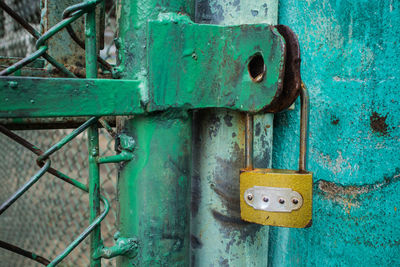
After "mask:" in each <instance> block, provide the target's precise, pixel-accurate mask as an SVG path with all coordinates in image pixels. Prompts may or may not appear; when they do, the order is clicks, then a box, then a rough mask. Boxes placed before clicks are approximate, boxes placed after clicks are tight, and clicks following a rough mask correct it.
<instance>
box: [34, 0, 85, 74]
mask: <svg viewBox="0 0 400 267" xmlns="http://www.w3.org/2000/svg"><path fill="white" fill-rule="evenodd" d="M81 2H82V0H64V1H57V0H41V9H42V17H41V22H40V24H41V27H42V29H41V32H42V34H43V33H44V32H46V31H47V30H49V29H50V28H51V27H53V26H54V25H56V24H57V23H58V22H60V20H61V19H62V13H63V11H64V9H66V8H67V7H69V6H72V5H74V4H78V3H81ZM73 27H74V29H75V31H76V32H78V36H79V37H80V38H81V39H82V40H84V39H85V38H84V37H85V35H84V29H85V27H84V19H83V18H81V19H79V20H78V21H77V22H75V24H74V26H73ZM48 46H49V50H48V52H49V54H51V55H53V56H54V57H55V59H56V60H57V61H59V62H61V63H63V64H67V65H72V66H78V67H85V50H83V49H82V48H81V47H79V45H78V44H77V43H75V41H74V40H72V39H71V37H70V36H69V35H68V32H67V31H62V32H60V33H59V34H58V35H56V36H55V37H53V38H51V39H50V40H49V41H48Z"/></svg>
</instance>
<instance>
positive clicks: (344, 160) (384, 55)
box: [269, 0, 400, 266]
mask: <svg viewBox="0 0 400 267" xmlns="http://www.w3.org/2000/svg"><path fill="white" fill-rule="evenodd" d="M279 22H280V23H281V24H286V25H289V26H290V27H291V28H292V29H293V30H294V31H295V32H296V33H297V34H298V36H299V41H300V46H301V51H302V59H303V61H302V77H303V80H304V82H305V84H306V85H307V87H308V88H309V91H310V96H311V116H310V146H309V164H308V167H309V170H311V171H313V172H314V179H315V181H314V190H315V192H314V209H313V226H312V227H311V228H309V229H282V228H274V227H271V230H270V236H271V238H270V248H271V249H270V253H269V262H270V265H271V266H324V265H325V266H399V265H400V255H399V253H400V216H399V214H400V197H399V194H400V183H399V180H400V103H399V101H400V48H399V45H400V44H399V41H400V1H396V0H394V1H389V0H387V1H383V0H382V1H367V0H362V1H345V0H336V1H335V0H323V1H312V0H309V1H303V0H301V1H298V0H288V1H280V3H279ZM274 127H275V128H274V147H273V151H274V153H273V166H274V167H275V168H291V169H293V168H296V166H297V153H298V135H299V131H298V127H299V104H298V102H297V104H296V108H295V110H294V111H293V110H292V111H286V112H284V113H281V114H279V115H277V116H275V119H274Z"/></svg>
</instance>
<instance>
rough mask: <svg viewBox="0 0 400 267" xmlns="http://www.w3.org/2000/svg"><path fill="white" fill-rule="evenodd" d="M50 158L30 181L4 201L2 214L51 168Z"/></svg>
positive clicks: (1, 208)
mask: <svg viewBox="0 0 400 267" xmlns="http://www.w3.org/2000/svg"><path fill="white" fill-rule="evenodd" d="M50 164H51V162H50V160H47V161H46V163H45V164H44V165H43V167H42V168H40V170H39V171H38V172H37V173H35V174H34V175H33V176H32V177H31V179H29V181H28V182H26V183H25V184H24V185H23V186H21V187H20V188H19V189H18V190H17V192H15V193H14V194H13V195H12V196H11V197H10V198H8V199H7V200H6V201H4V202H3V203H2V204H1V206H0V215H1V214H3V212H5V211H6V210H7V209H8V208H9V207H10V206H11V205H12V204H13V203H14V202H15V201H16V200H17V199H18V198H20V197H21V196H22V195H23V194H24V193H25V192H26V191H27V190H28V189H29V188H31V186H32V185H34V184H35V183H36V182H37V181H38V180H39V179H40V177H42V176H43V174H45V173H46V171H47V170H48V169H49V168H50Z"/></svg>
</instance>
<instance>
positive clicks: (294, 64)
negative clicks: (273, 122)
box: [266, 25, 301, 113]
mask: <svg viewBox="0 0 400 267" xmlns="http://www.w3.org/2000/svg"><path fill="white" fill-rule="evenodd" d="M275 28H276V29H277V30H278V32H279V33H280V34H281V35H282V36H283V38H284V39H285V43H286V59H285V75H284V78H283V86H282V89H281V90H279V91H277V92H276V95H275V97H274V99H273V100H272V102H271V103H270V104H269V105H268V107H267V108H266V110H267V111H268V112H272V113H277V112H281V111H284V110H286V109H287V108H289V107H290V106H291V105H292V104H293V102H294V101H295V100H296V98H297V97H298V96H299V93H300V85H301V76H300V49H299V41H298V40H297V37H296V34H295V33H294V32H293V31H292V30H291V29H290V28H289V27H288V26H285V25H276V26H275Z"/></svg>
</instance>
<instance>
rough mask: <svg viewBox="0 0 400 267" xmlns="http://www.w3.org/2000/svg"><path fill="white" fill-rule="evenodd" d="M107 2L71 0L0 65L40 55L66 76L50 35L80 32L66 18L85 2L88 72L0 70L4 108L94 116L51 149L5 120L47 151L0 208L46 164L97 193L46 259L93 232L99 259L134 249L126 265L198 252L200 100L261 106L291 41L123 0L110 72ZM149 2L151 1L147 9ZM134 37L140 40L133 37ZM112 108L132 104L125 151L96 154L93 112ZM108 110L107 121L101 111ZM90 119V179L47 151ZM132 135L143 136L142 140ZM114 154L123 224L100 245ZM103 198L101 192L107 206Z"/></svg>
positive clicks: (185, 9) (125, 111) (178, 5)
mask: <svg viewBox="0 0 400 267" xmlns="http://www.w3.org/2000/svg"><path fill="white" fill-rule="evenodd" d="M101 2H102V1H101V0H93V1H90V0H89V1H85V2H83V3H80V4H76V5H73V6H71V7H68V8H67V9H66V10H65V11H64V15H63V20H62V21H61V22H60V23H58V24H56V25H55V26H53V27H52V28H50V29H49V30H48V31H47V32H45V33H44V34H43V35H42V36H40V35H39V34H38V33H37V32H33V33H32V34H33V35H34V36H35V38H37V39H38V41H37V43H36V48H37V51H35V52H34V53H32V54H31V55H29V56H28V57H26V58H24V59H23V60H21V61H18V62H16V63H15V64H13V65H12V66H10V67H9V68H7V69H5V70H3V71H2V72H0V76H2V75H10V74H13V73H15V72H16V71H17V70H20V69H21V68H22V67H24V66H26V65H27V64H29V63H31V62H33V61H34V60H36V59H37V58H39V57H41V56H43V57H44V58H45V59H47V60H48V61H49V62H50V63H52V64H53V65H54V66H56V67H57V68H59V69H60V71H61V72H62V73H64V74H65V75H66V76H67V77H74V74H72V73H71V72H70V71H69V70H67V69H66V68H65V67H63V66H62V65H61V64H60V63H57V62H56V61H55V60H54V59H52V58H51V57H50V60H49V56H48V55H47V54H46V51H47V50H48V46H47V44H46V41H47V40H48V39H49V38H51V37H52V36H54V35H55V34H56V33H58V32H59V31H60V30H62V29H64V28H67V29H68V31H69V33H70V35H71V37H73V39H74V40H75V41H77V40H76V36H75V37H74V33H73V31H72V28H71V27H70V26H71V23H72V22H74V21H76V20H77V19H78V18H79V17H81V16H83V15H84V14H86V23H85V36H86V38H85V45H84V47H85V50H86V78H87V79H75V78H69V79H55V78H31V77H29V78H26V77H1V78H0V88H1V90H0V99H1V101H2V102H1V108H0V117H1V118H13V119H20V118H38V117H44V118H49V117H77V116H95V117H93V118H91V119H89V120H88V121H87V122H85V123H84V124H83V125H82V126H80V127H79V128H77V129H76V130H75V131H73V132H72V133H71V134H69V135H67V136H66V137H65V138H64V139H63V140H61V141H60V142H59V143H57V144H56V145H54V146H53V147H52V148H50V149H49V150H48V151H46V152H44V153H42V152H41V151H40V150H38V149H37V148H35V147H34V146H33V145H31V144H29V143H27V141H25V140H23V139H22V138H20V137H18V136H16V135H15V134H13V133H11V132H10V131H8V130H7V129H6V128H5V127H3V126H1V128H0V129H1V130H2V132H3V133H5V134H6V135H8V136H10V137H11V138H13V139H14V140H16V141H17V142H20V143H21V144H23V145H24V146H27V147H30V148H31V150H32V151H33V152H34V153H36V154H37V155H38V156H39V157H38V161H37V162H38V164H39V166H41V169H40V171H39V172H38V173H36V174H35V175H34V176H33V177H32V178H31V180H30V181H29V182H28V183H27V184H25V185H24V186H23V187H22V188H21V189H20V190H19V191H18V192H17V193H16V194H15V195H13V196H12V197H11V198H10V199H9V200H8V201H6V203H5V204H3V205H2V206H1V212H3V211H4V210H5V209H7V208H8V207H9V206H10V205H11V204H12V203H13V202H14V201H15V200H17V198H18V197H20V196H21V195H22V194H23V193H24V192H25V191H26V190H28V189H29V188H30V187H31V186H32V185H33V184H34V183H35V182H37V181H38V180H39V179H40V177H41V176H42V175H43V174H44V173H45V172H50V173H52V174H53V175H55V176H57V177H59V178H61V179H62V180H64V181H66V182H68V183H70V184H72V185H74V186H76V187H78V188H80V189H81V190H84V191H86V192H88V193H89V200H90V226H89V227H88V228H86V229H85V231H84V232H83V233H82V234H81V235H80V236H79V237H78V238H77V239H75V240H74V241H73V242H72V243H71V244H70V245H68V246H67V248H66V249H65V250H64V252H63V253H62V254H60V255H59V256H57V257H56V258H55V259H54V260H53V261H52V262H51V263H50V264H49V266H54V265H56V264H58V263H59V262H61V261H62V259H64V258H65V257H66V256H67V255H68V254H69V253H70V252H71V251H72V250H73V249H74V248H75V247H76V246H77V245H78V244H79V243H80V242H81V241H82V240H83V239H84V238H86V237H87V236H88V235H89V234H90V233H91V252H90V253H91V257H90V258H91V263H90V265H91V266H100V265H101V258H102V257H104V258H110V257H115V256H118V255H127V257H120V258H119V261H118V262H119V265H120V266H128V265H130V264H138V265H142V266H145V265H169V264H174V265H175V266H187V265H188V264H189V263H190V257H189V255H190V238H189V235H190V214H189V213H190V212H189V209H188V207H189V205H190V188H191V184H190V180H191V176H192V162H191V160H189V159H190V158H191V153H192V152H191V151H192V150H191V149H192V144H191V142H192V141H191V139H192V129H191V128H192V110H198V109H205V108H224V109H229V110H233V111H241V112H251V113H260V112H265V111H266V109H267V108H268V104H269V103H271V102H272V101H273V99H274V97H275V96H276V95H279V92H280V90H281V87H282V78H283V73H284V62H285V53H286V52H285V41H284V39H283V37H282V36H281V35H280V34H279V33H278V32H277V31H276V29H275V28H274V27H271V26H269V25H267V24H262V23H261V24H254V25H240V26H218V25H202V24H196V23H194V22H193V21H192V20H191V18H190V16H191V15H192V18H193V14H194V9H193V8H194V5H193V2H192V1H183V0H176V1H158V0H146V1H143V2H142V3H141V5H142V6H144V7H146V8H147V9H148V10H147V11H146V12H150V13H146V12H144V14H139V13H138V10H141V8H139V7H138V3H136V2H135V1H128V0H123V1H121V3H120V4H121V5H122V4H123V5H124V7H126V10H127V11H124V12H122V13H121V14H120V17H119V19H120V26H121V28H120V39H119V40H117V44H118V45H119V49H120V55H119V56H120V65H119V66H118V67H117V68H112V69H111V68H109V66H108V69H109V70H110V71H111V72H112V73H113V76H114V77H118V76H121V77H122V78H123V79H122V80H116V79H114V80H107V79H97V69H98V66H97V63H98V62H99V63H100V64H102V65H105V64H104V62H102V60H101V59H100V60H99V58H98V55H97V47H96V14H95V7H96V5H98V4H100V3H101ZM151 8H154V10H153V11H150V10H151ZM14 17H15V16H14ZM129 19H134V23H132V24H131V23H129ZM132 27H135V31H132ZM132 32H133V34H134V35H133V36H132ZM130 43H133V46H131V47H129V46H130ZM81 46H83V45H81ZM128 47H129V49H128ZM135 47H136V48H140V49H139V50H137V51H134V52H137V55H135V56H134V57H136V58H135V60H132V61H129V60H127V58H128V57H130V56H132V55H131V54H130V53H132V51H133V49H134V48H135ZM221 51H222V52H221ZM255 55H261V56H262V57H263V59H264V63H265V65H266V66H267V70H266V72H265V76H264V77H263V79H261V80H259V81H258V82H254V81H252V80H251V78H250V77H249V74H248V65H249V62H250V60H251V59H252V58H253V57H254V56H255ZM211 88H212V89H211ZM60 100H61V101H60ZM105 115H111V116H118V115H136V116H135V118H134V119H131V118H128V119H126V118H125V119H122V120H121V121H119V123H118V125H117V126H118V128H119V132H120V133H119V134H120V135H119V137H118V138H119V139H120V141H121V148H122V150H121V153H120V154H118V155H115V156H111V157H106V158H100V157H99V151H98V150H99V138H98V127H99V125H98V123H97V122H98V121H99V117H100V116H105ZM235 117H236V115H235ZM267 121H269V120H267ZM100 122H105V121H104V120H101V119H100ZM102 124H103V123H102ZM103 125H104V124H103ZM106 127H107V128H108V129H109V126H107V125H106ZM86 129H87V130H88V142H89V143H88V144H89V145H88V147H89V183H88V187H86V186H85V185H83V184H81V183H80V182H78V181H76V180H74V179H72V178H69V177H68V176H67V175H65V174H62V173H60V172H59V171H57V170H54V169H52V168H51V166H50V164H51V163H50V158H49V157H50V155H52V154H53V153H54V152H56V151H57V150H58V149H60V148H61V147H62V146H64V145H65V144H67V143H68V142H69V141H71V140H72V139H73V138H74V137H76V136H77V135H78V134H79V133H81V132H82V131H84V130H86ZM109 130H110V129H109ZM132 138H134V140H135V141H136V142H137V144H138V145H137V148H136V149H133V147H134V141H132V140H133V139H132ZM18 140H19V141H18ZM165 140H168V143H166V142H165ZM154 151H157V153H154ZM132 159H134V160H132ZM115 162H124V163H123V164H122V165H121V166H122V167H121V169H120V174H119V185H118V186H119V198H120V218H119V221H120V225H119V228H120V231H121V232H120V234H119V235H118V238H117V240H116V245H115V246H113V247H111V248H106V247H104V246H103V245H102V240H101V232H100V222H101V221H102V220H103V218H104V217H105V216H106V214H107V212H108V210H109V204H108V202H107V200H106V199H105V198H104V197H102V196H101V195H100V176H99V164H104V163H115ZM157 199H158V200H160V201H155V200H157ZM100 201H102V202H103V203H104V211H103V212H101V211H100ZM1 212H0V213H1Z"/></svg>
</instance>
